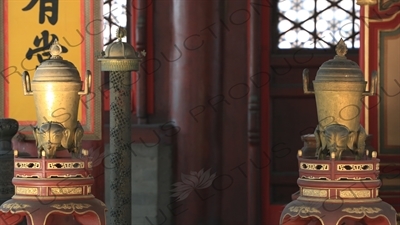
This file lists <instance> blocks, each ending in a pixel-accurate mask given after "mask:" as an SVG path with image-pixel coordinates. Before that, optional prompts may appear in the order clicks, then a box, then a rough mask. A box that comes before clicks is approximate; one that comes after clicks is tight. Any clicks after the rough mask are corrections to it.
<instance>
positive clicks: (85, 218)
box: [0, 150, 106, 225]
mask: <svg viewBox="0 0 400 225" xmlns="http://www.w3.org/2000/svg"><path fill="white" fill-rule="evenodd" d="M91 171H92V161H91V159H90V158H89V157H88V152H87V151H86V150H83V155H82V158H80V159H73V158H53V159H46V158H45V157H44V156H42V158H19V157H18V152H17V151H16V150H15V152H14V178H13V180H12V183H13V184H14V187H15V195H14V196H13V197H12V199H10V200H8V201H6V202H4V203H3V204H2V205H1V206H0V225H14V224H18V223H19V222H21V221H23V220H24V218H26V221H27V223H28V224H29V225H44V224H59V223H60V222H56V221H60V220H59V219H57V217H66V216H70V217H73V220H74V223H75V224H84V225H97V224H98V225H104V224H105V212H106V206H105V204H104V203H103V202H102V201H100V200H98V199H96V198H95V197H94V196H93V195H92V194H91V186H92V185H93V183H94V179H93V177H92V176H91Z"/></svg>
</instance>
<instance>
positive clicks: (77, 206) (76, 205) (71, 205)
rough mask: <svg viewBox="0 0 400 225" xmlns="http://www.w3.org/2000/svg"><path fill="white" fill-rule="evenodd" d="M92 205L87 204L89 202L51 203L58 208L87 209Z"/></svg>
mask: <svg viewBox="0 0 400 225" xmlns="http://www.w3.org/2000/svg"><path fill="white" fill-rule="evenodd" d="M91 206H92V205H90V204H87V203H83V204H82V203H73V202H71V203H65V204H54V205H51V207H53V208H56V209H73V210H75V209H87V208H90V207H91Z"/></svg>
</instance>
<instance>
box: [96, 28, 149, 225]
mask: <svg viewBox="0 0 400 225" xmlns="http://www.w3.org/2000/svg"><path fill="white" fill-rule="evenodd" d="M125 35H126V31H125V29H123V28H119V29H118V31H117V37H118V41H116V42H114V43H112V44H110V45H109V46H107V48H106V50H105V51H104V52H103V57H102V58H100V59H99V61H100V62H101V70H102V71H110V164H111V165H110V166H109V167H108V166H107V168H106V169H107V170H109V171H108V172H109V173H110V178H111V182H110V183H108V182H106V185H109V188H110V190H111V192H110V193H111V194H110V196H109V199H110V202H107V201H106V204H107V205H108V206H109V209H110V213H109V221H110V222H111V224H115V225H125V224H126V225H129V224H131V142H132V141H131V103H132V101H131V83H132V82H131V72H132V71H138V70H139V62H140V61H141V56H144V53H142V55H141V54H140V53H138V52H136V51H135V49H134V48H133V47H132V46H131V45H129V44H128V43H124V42H122V41H121V38H123V37H124V36H125Z"/></svg>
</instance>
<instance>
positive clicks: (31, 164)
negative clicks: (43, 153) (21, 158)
mask: <svg viewBox="0 0 400 225" xmlns="http://www.w3.org/2000/svg"><path fill="white" fill-rule="evenodd" d="M14 167H15V168H19V169H22V168H23V169H39V168H40V163H39V162H15V165H14Z"/></svg>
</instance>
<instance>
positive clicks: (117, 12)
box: [103, 0, 128, 49]
mask: <svg viewBox="0 0 400 225" xmlns="http://www.w3.org/2000/svg"><path fill="white" fill-rule="evenodd" d="M103 3H104V5H103V16H104V31H103V43H104V49H105V47H106V46H107V45H109V44H110V43H112V42H114V41H115V40H116V39H117V38H116V32H117V28H118V27H126V26H127V19H128V17H127V8H126V5H127V0H104V2H103ZM122 41H123V42H126V37H124V38H122Z"/></svg>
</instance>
